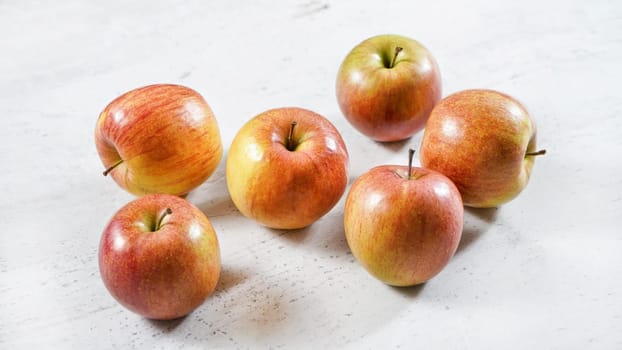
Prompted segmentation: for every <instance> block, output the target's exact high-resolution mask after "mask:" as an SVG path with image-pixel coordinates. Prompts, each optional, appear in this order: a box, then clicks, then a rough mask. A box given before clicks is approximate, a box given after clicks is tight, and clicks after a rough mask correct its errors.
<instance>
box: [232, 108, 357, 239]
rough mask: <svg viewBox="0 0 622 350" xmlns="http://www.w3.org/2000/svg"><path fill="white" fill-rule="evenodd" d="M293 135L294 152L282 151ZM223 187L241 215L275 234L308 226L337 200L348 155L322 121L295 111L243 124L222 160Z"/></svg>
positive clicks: (276, 111) (268, 114) (344, 181)
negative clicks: (225, 187) (225, 181)
mask: <svg viewBox="0 0 622 350" xmlns="http://www.w3.org/2000/svg"><path fill="white" fill-rule="evenodd" d="M292 122H296V123H297V124H296V126H295V128H294V132H293V138H292V140H293V144H294V145H295V149H294V150H293V151H290V150H289V149H288V148H287V139H288V135H289V133H290V129H291V127H292ZM226 176H227V187H228V189H229V194H230V195H231V199H232V200H233V203H234V204H235V205H236V207H237V208H238V209H239V210H240V212H241V213H242V214H243V215H244V216H246V217H248V218H251V219H253V220H255V221H257V222H259V223H260V224H262V225H264V226H267V227H270V228H276V229H295V228H302V227H305V226H308V225H311V224H312V223H313V222H315V221H316V220H318V219H319V218H320V217H322V216H323V215H324V214H326V213H327V212H328V211H330V209H331V208H332V207H333V206H334V205H335V204H336V203H337V202H338V201H339V199H340V198H341V196H342V195H343V193H344V192H345V188H346V185H347V182H348V152H347V149H346V145H345V143H344V141H343V139H342V138H341V135H340V134H339V131H338V130H337V129H336V128H335V127H334V126H333V125H332V124H331V123H330V122H329V121H328V119H326V118H325V117H323V116H321V115H319V114H317V113H315V112H312V111H309V110H306V109H302V108H296V107H285V108H276V109H271V110H268V111H266V112H263V113H261V114H259V115H257V116H255V117H254V118H252V119H251V120H250V121H248V122H247V123H246V124H245V125H244V126H243V127H242V128H241V129H240V130H239V131H238V133H237V135H236V136H235V138H234V139H233V142H232V143H231V147H230V148H229V153H228V156H227V170H226Z"/></svg>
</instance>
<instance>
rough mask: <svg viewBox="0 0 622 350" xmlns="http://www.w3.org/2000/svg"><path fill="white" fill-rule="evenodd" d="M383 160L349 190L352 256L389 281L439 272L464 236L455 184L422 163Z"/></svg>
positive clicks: (407, 281) (412, 281)
mask: <svg viewBox="0 0 622 350" xmlns="http://www.w3.org/2000/svg"><path fill="white" fill-rule="evenodd" d="M412 153H413V151H412V150H411V153H410V154H411V156H410V157H411V158H410V164H409V166H408V167H406V166H399V165H383V166H378V167H375V168H372V169H371V170H369V171H368V172H366V173H365V174H363V175H361V176H360V177H359V178H358V179H356V181H355V182H354V184H352V187H351V188H350V191H349V192H348V195H347V197H346V204H345V210H344V228H345V233H346V239H347V242H348V246H349V247H350V249H351V251H352V254H353V255H354V257H355V258H356V260H357V261H358V262H359V263H360V264H361V265H362V266H363V267H364V268H365V269H366V270H367V271H368V272H369V273H370V274H371V275H372V276H374V277H376V278H377V279H379V280H380V281H382V282H384V283H386V284H389V285H393V286H412V285H417V284H420V283H423V282H426V281H428V280H429V279H431V278H432V277H434V276H435V275H437V274H438V273H439V272H440V271H441V270H442V269H443V268H444V267H445V266H446V265H447V263H448V262H449V261H450V259H451V258H452V257H453V255H454V253H455V251H456V249H457V247H458V243H459V242H460V237H461V236H462V226H463V214H464V208H463V206H462V200H461V198H460V193H459V192H458V189H457V188H456V186H455V185H454V184H453V183H452V182H451V180H449V179H448V178H447V177H445V176H444V175H442V174H440V173H437V172H435V171H433V170H429V169H425V168H417V167H412Z"/></svg>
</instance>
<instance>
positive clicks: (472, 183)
mask: <svg viewBox="0 0 622 350" xmlns="http://www.w3.org/2000/svg"><path fill="white" fill-rule="evenodd" d="M544 153H545V150H536V125H535V123H534V120H533V119H532V118H531V117H530V115H529V113H528V112H527V110H526V109H525V107H523V105H521V104H520V103H519V102H518V101H517V100H515V99H514V98H512V97H511V96H508V95H506V94H503V93H501V92H497V91H492V90H465V91H460V92H457V93H455V94H452V95H450V96H447V97H446V98H444V99H443V100H442V101H441V102H439V104H438V105H437V106H436V107H435V108H434V110H433V111H432V114H431V116H430V119H429V120H428V123H427V124H426V128H425V131H424V133H423V139H422V142H421V153H420V155H419V157H420V161H421V165H422V166H423V167H426V168H429V169H433V170H436V171H438V172H440V173H443V174H444V175H445V176H447V177H449V178H450V179H451V180H452V181H453V182H454V183H455V184H456V186H457V187H458V189H459V190H460V193H461V194H462V200H463V201H464V204H465V205H466V206H470V207H481V208H486V207H497V206H499V205H501V204H503V203H506V202H508V201H510V200H511V199H513V198H515V197H516V196H517V195H518V194H519V193H520V192H521V191H522V190H523V189H524V188H525V186H526V185H527V182H528V180H529V175H530V174H531V170H532V168H533V165H534V159H535V156H537V155H542V154H544Z"/></svg>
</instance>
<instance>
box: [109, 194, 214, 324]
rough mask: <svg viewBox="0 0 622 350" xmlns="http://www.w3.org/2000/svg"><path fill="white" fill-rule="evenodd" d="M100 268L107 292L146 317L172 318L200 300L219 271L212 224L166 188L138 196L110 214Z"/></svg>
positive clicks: (199, 302) (210, 288)
mask: <svg viewBox="0 0 622 350" xmlns="http://www.w3.org/2000/svg"><path fill="white" fill-rule="evenodd" d="M99 270H100V273H101V277H102V279H103V281H104V284H105V286H106V288H107V289H108V291H110V293H111V294H112V296H113V297H114V298H115V299H116V300H117V301H118V302H119V303H121V304H122V305H123V306H125V307H126V308H128V309H129V310H131V311H133V312H135V313H137V314H140V315H142V316H144V317H147V318H151V319H161V320H165V319H174V318H179V317H182V316H185V315H187V314H189V313H190V312H192V311H193V310H194V309H196V308H197V307H198V306H200V305H201V304H202V303H203V302H204V301H205V299H206V298H207V297H208V296H209V295H210V294H211V293H212V292H213V291H214V289H215V288H216V284H217V282H218V278H219V276H220V248H219V246H218V239H217V237H216V233H215V232H214V229H213V227H212V225H211V223H210V222H209V220H208V219H207V217H206V216H205V214H203V212H201V211H200V210H199V209H198V208H196V207H195V206H194V205H192V204H191V203H190V202H188V201H186V200H185V199H183V198H180V197H177V196H173V195H168V194H151V195H146V196H143V197H140V198H138V199H136V200H134V201H132V202H130V203H128V204H127V205H125V206H124V207H123V208H121V209H120V210H119V211H118V212H117V213H116V214H115V215H114V216H113V217H112V219H111V220H110V222H109V223H108V225H107V226H106V228H105V229H104V232H103V234H102V237H101V241H100V245H99Z"/></svg>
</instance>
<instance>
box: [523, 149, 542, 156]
mask: <svg viewBox="0 0 622 350" xmlns="http://www.w3.org/2000/svg"><path fill="white" fill-rule="evenodd" d="M545 154H546V150H545V149H541V150H539V151H536V152H527V153H525V157H531V156H543V155H545Z"/></svg>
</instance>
